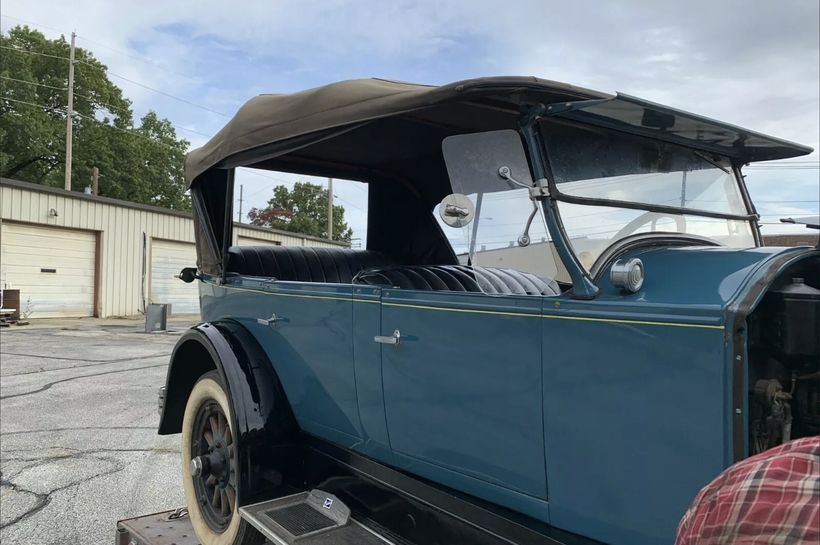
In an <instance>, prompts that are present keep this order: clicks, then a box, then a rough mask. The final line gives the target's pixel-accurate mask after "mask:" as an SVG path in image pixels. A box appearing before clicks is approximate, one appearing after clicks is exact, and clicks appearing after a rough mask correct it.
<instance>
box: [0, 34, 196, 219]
mask: <svg viewBox="0 0 820 545" xmlns="http://www.w3.org/2000/svg"><path fill="white" fill-rule="evenodd" d="M0 46H2V48H0V175H2V176H4V177H8V178H16V179H19V180H25V181H29V182H35V183H41V184H45V185H50V186H56V187H62V185H63V179H64V171H63V169H64V164H65V132H66V131H65V128H66V111H65V108H66V103H67V100H68V97H67V88H68V60H67V58H68V56H69V44H68V42H67V41H66V40H65V37H63V36H61V37H60V38H57V39H54V40H49V39H47V38H46V37H45V36H44V35H43V34H42V33H40V32H38V31H36V30H32V29H29V28H28V27H27V26H17V27H14V28H12V29H10V30H9V31H8V34H7V35H0ZM75 59H76V60H77V64H76V65H75V72H74V74H75V78H74V111H75V112H76V113H75V115H74V117H73V125H74V136H73V146H72V151H73V159H72V163H73V166H72V180H73V186H72V187H73V189H76V190H80V191H81V190H82V189H83V188H84V187H85V186H87V185H88V184H89V183H90V179H91V170H92V169H93V167H95V166H96V167H97V168H99V169H100V185H99V187H100V194H101V195H104V196H108V197H113V198H117V199H123V200H128V201H133V202H140V203H145V204H153V205H156V206H163V207H166V208H174V209H190V206H191V205H190V198H189V197H188V196H187V195H186V193H185V181H184V176H183V161H184V158H185V153H186V150H187V148H188V142H187V141H185V140H183V139H178V138H177V136H176V132H175V131H174V128H173V126H172V125H171V123H170V122H169V121H168V120H167V119H160V118H158V117H157V115H156V114H155V113H154V112H148V113H147V114H146V115H145V116H144V117H143V118H142V119H141V120H140V123H139V125H138V126H135V124H134V121H133V112H132V110H131V101H130V100H128V99H127V98H125V97H124V96H123V94H122V91H121V90H120V89H119V88H118V87H117V86H116V85H114V84H113V83H112V82H111V81H110V80H109V79H108V77H107V68H106V66H105V65H103V64H102V63H100V62H99V61H98V60H97V59H95V58H94V55H93V54H92V53H91V52H90V51H88V50H87V49H83V48H79V47H78V48H76V50H75Z"/></svg>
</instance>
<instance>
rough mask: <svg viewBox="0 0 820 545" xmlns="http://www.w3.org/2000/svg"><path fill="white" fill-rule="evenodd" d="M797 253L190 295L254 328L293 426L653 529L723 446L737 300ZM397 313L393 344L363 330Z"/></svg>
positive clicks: (626, 533)
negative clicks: (450, 282)
mask: <svg viewBox="0 0 820 545" xmlns="http://www.w3.org/2000/svg"><path fill="white" fill-rule="evenodd" d="M811 251H812V250H811V249H810V248H753V249H748V250H731V249H727V248H720V247H654V248H642V249H637V250H631V251H629V252H627V253H626V254H625V256H624V257H636V256H637V257H640V258H641V259H642V260H643V262H644V264H645V269H646V280H645V282H644V286H643V287H642V289H641V290H640V291H639V292H638V293H635V294H630V293H624V292H622V291H620V290H618V289H616V288H615V287H614V286H612V285H611V283H610V282H609V279H608V277H607V275H606V274H603V275H602V277H601V278H600V279H599V280H598V285H599V286H600V287H601V293H600V295H599V296H598V297H597V298H596V299H594V300H579V299H573V298H572V297H571V294H570V293H569V292H565V293H563V294H562V295H560V296H552V297H540V296H510V295H503V296H499V295H487V294H483V293H457V292H445V291H439V292H435V291H416V290H402V289H395V288H377V287H371V286H357V285H352V284H348V285H344V284H319V283H300V282H276V281H271V280H270V279H263V278H250V277H235V278H230V279H228V282H227V283H226V284H225V285H221V286H220V285H217V284H216V283H213V282H205V283H202V288H201V294H202V312H203V318H204V319H205V320H208V321H214V320H215V321H218V320H222V319H226V318H230V319H231V320H235V321H237V322H238V323H240V324H241V325H242V326H244V327H246V328H247V329H248V331H250V332H251V333H252V334H253V335H254V337H255V338H256V339H257V340H258V342H259V344H260V345H261V346H262V347H263V349H264V350H265V352H266V353H267V355H268V357H269V359H270V361H271V364H272V365H273V367H274V368H275V370H276V373H277V375H278V376H279V377H280V380H281V383H282V387H283V389H284V391H285V393H286V395H287V398H288V400H289V402H290V404H291V406H292V407H293V412H294V415H295V418H296V421H297V422H298V424H299V426H300V427H301V428H302V429H303V430H304V431H306V432H308V433H310V434H313V435H315V436H317V437H320V438H323V439H326V440H329V441H332V442H333V443H335V444H337V445H339V446H342V447H345V448H350V449H352V450H355V451H356V452H359V453H361V454H365V455H367V456H370V457H372V458H374V459H376V460H378V461H380V462H383V463H386V464H389V465H391V466H393V467H396V468H398V469H400V470H404V471H407V472H409V473H411V474H414V475H418V476H420V477H422V478H427V479H430V480H431V481H434V482H437V483H440V484H443V485H445V486H449V487H452V488H453V489H456V490H459V491H461V492H463V493H467V494H469V495H472V496H474V497H476V498H480V499H483V500H487V501H490V502H493V503H494V504H497V505H500V506H503V507H507V508H509V509H512V510H514V511H518V512H519V513H523V514H525V515H528V516H530V517H533V518H534V519H537V520H540V521H543V522H548V523H549V524H552V525H555V526H557V527H559V528H564V529H568V530H572V531H578V532H580V533H583V534H584V535H586V536H588V537H591V538H593V539H600V540H602V541H605V542H607V543H611V544H613V545H656V544H658V543H663V542H666V541H668V540H669V539H671V536H673V535H674V530H675V525H676V523H677V521H678V520H679V518H680V516H681V515H682V514H683V511H684V510H685V508H686V505H687V504H688V501H690V500H691V498H692V497H693V496H694V495H695V494H696V493H697V491H698V489H699V488H700V487H701V486H703V485H704V484H705V483H706V482H708V481H709V480H710V479H711V478H712V477H713V476H714V475H715V474H717V473H719V472H720V471H721V470H722V469H723V468H725V467H727V466H728V465H730V464H731V462H732V461H733V456H735V455H736V453H734V452H733V434H734V433H735V430H734V429H733V422H734V420H733V418H734V416H735V415H734V406H733V373H734V372H735V371H734V368H733V364H734V363H735V362H734V358H735V357H737V356H736V354H739V355H740V357H741V358H742V357H743V351H742V350H741V351H740V352H738V350H736V349H735V347H734V343H737V342H743V337H742V335H741V336H740V337H733V335H732V328H733V327H734V326H733V324H734V322H735V313H737V312H739V311H738V308H739V301H741V300H744V299H745V298H748V296H749V293H751V291H752V288H753V287H754V286H758V288H759V285H760V283H761V282H764V281H766V279H768V278H770V277H771V275H772V274H773V273H772V270H781V269H782V268H783V267H785V266H786V265H785V264H787V263H789V262H792V261H794V260H796V259H799V258H801V256H804V255H806V254H807V253H809V252H811ZM760 289H762V288H760ZM758 298H759V294H758ZM747 310H748V309H747ZM273 315H276V318H277V319H276V321H275V323H274V324H272V325H262V324H260V323H258V322H257V319H258V318H262V319H264V317H268V318H270V317H272V316H273ZM395 329H399V330H400V332H401V341H400V343H399V344H398V345H395V346H394V345H389V344H378V343H376V342H374V337H375V336H376V335H383V336H389V335H391V334H392V333H393V331H394V330H395ZM511 354H512V355H513V356H512V357H511V356H510V355H511ZM746 381H747V379H746V377H745V375H744V377H742V382H741V384H743V388H744V390H745V389H746ZM745 410H746V407H745V405H744V406H743V407H741V411H742V412H743V413H744V415H743V418H744V419H745ZM743 421H744V422H745V420H743ZM745 429H746V428H745V425H744V427H743V430H742V431H740V433H743V434H745Z"/></svg>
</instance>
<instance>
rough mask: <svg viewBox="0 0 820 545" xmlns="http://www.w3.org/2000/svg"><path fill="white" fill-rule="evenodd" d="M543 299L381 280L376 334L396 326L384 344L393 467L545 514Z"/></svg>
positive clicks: (530, 512)
mask: <svg viewBox="0 0 820 545" xmlns="http://www.w3.org/2000/svg"><path fill="white" fill-rule="evenodd" d="M540 306H541V301H540V297H527V296H517V297H513V296H507V297H497V296H489V295H484V294H478V293H469V294H458V293H448V292H431V291H414V290H392V289H390V290H388V289H385V290H383V292H382V328H381V329H382V330H381V335H390V334H392V333H393V331H394V330H396V329H398V330H399V331H400V332H401V341H400V343H399V344H397V345H383V346H382V367H383V376H384V398H385V408H386V417H387V423H388V431H389V433H390V444H391V446H392V449H393V453H394V456H395V458H396V463H397V464H398V465H399V467H402V468H403V469H406V470H408V471H411V472H413V473H416V474H419V475H421V476H423V477H426V478H429V479H433V480H435V481H438V482H441V483H443V484H445V485H448V486H452V487H454V488H457V489H459V490H463V491H465V492H467V493H469V494H473V495H475V496H478V497H480V498H484V499H489V500H492V501H495V502H496V503H499V504H500V505H504V506H505V507H509V508H512V509H516V510H518V511H521V512H524V513H526V514H528V515H530V516H533V517H535V518H538V519H541V520H545V521H546V520H548V512H547V508H546V507H547V505H546V497H547V483H546V476H545V470H544V439H543V422H542V416H541V412H542V411H541V335H540V330H539V322H538V315H539V313H540ZM488 339H497V340H495V341H493V342H489V343H488V342H486V340H488Z"/></svg>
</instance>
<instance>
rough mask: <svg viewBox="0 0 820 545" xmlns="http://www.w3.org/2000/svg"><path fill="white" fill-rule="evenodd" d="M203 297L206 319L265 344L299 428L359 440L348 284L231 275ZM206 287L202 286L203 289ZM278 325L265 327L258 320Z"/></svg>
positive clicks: (348, 441) (351, 441)
mask: <svg viewBox="0 0 820 545" xmlns="http://www.w3.org/2000/svg"><path fill="white" fill-rule="evenodd" d="M234 280H235V281H234V282H233V283H231V284H226V285H224V286H213V285H209V284H205V286H210V290H211V293H210V294H208V295H204V294H203V297H202V305H201V306H202V317H203V319H204V320H206V321H217V320H221V319H225V318H231V319H233V320H236V321H238V322H239V323H241V324H242V325H244V326H245V327H246V328H247V329H248V330H249V331H250V332H251V333H252V334H253V335H254V337H256V339H257V340H258V341H259V343H260V345H262V347H263V349H264V350H265V352H266V353H267V354H268V357H269V358H270V360H271V361H272V362H274V363H273V365H274V367H275V368H276V372H277V374H278V375H279V379H280V380H281V381H282V385H283V387H284V389H285V392H286V394H287V396H288V399H289V400H290V403H291V406H292V408H293V412H294V415H295V416H296V420H297V422H298V423H299V426H300V427H301V428H302V429H303V430H305V431H308V432H310V433H314V434H316V435H318V436H320V437H325V438H327V439H329V440H332V441H334V442H336V443H337V444H340V445H342V446H346V447H353V446H354V445H357V444H358V443H359V442H360V441H361V438H362V429H361V424H360V420H359V408H358V405H357V397H356V382H355V373H354V364H353V343H352V331H353V309H352V302H351V294H352V290H353V287H352V286H351V285H341V284H336V285H332V284H316V283H312V284H310V283H299V282H292V283H290V282H277V283H272V282H269V281H266V280H267V279H261V278H260V279H254V278H236V279H234ZM206 289H207V288H206ZM274 315H275V316H276V320H275V321H274V322H273V323H271V324H270V325H263V324H260V323H259V322H257V320H268V319H270V318H271V317H273V316H274Z"/></svg>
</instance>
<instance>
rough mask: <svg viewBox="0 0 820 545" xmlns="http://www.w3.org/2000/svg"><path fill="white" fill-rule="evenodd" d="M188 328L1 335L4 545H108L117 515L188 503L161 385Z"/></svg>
mask: <svg viewBox="0 0 820 545" xmlns="http://www.w3.org/2000/svg"><path fill="white" fill-rule="evenodd" d="M189 325H191V322H188V321H184V322H180V321H175V322H174V323H173V325H172V326H171V327H172V332H169V333H164V334H162V333H160V334H156V333H155V334H146V333H143V332H141V331H140V330H141V329H142V326H143V324H142V322H141V321H135V320H93V319H81V320H53V321H52V320H40V321H39V322H33V323H32V325H31V326H19V327H11V328H3V329H2V330H0V542H2V543H3V544H9V545H11V544H20V545H29V544H37V545H40V544H42V545H50V544H55V545H56V544H64V543H71V544H72V545H74V544H77V545H83V544H89V545H91V544H93V545H97V544H105V545H109V544H111V543H113V540H114V530H115V527H116V522H117V520H119V519H123V518H129V517H134V516H137V515H144V514H148V513H153V512H157V511H163V510H166V509H172V508H175V507H179V506H181V505H183V503H184V500H183V494H182V485H181V480H180V479H181V476H180V466H181V463H180V459H179V436H176V435H172V436H159V435H157V432H156V425H157V421H158V416H157V409H156V407H157V388H158V387H159V386H161V385H163V384H164V383H165V371H166V368H167V364H168V359H169V357H170V354H171V350H172V348H173V346H174V343H175V342H176V340H177V338H178V337H179V335H180V334H181V333H182V332H183V331H184V330H185V329H186V328H187V327H188V326H189Z"/></svg>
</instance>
